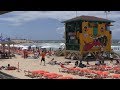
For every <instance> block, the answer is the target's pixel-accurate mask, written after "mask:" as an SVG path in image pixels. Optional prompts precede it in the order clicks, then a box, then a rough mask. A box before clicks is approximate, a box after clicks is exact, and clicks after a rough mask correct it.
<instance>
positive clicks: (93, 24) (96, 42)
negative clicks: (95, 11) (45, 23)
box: [63, 16, 114, 58]
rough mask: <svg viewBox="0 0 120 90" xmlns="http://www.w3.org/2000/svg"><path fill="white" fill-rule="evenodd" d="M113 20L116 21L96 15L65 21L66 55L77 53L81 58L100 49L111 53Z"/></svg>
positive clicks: (69, 56) (68, 56)
mask: <svg viewBox="0 0 120 90" xmlns="http://www.w3.org/2000/svg"><path fill="white" fill-rule="evenodd" d="M111 22H114V21H112V20H108V19H104V18H99V17H94V16H79V17H75V18H72V19H69V20H66V21H64V22H63V23H65V57H66V58H71V56H72V55H75V56H77V57H78V58H79V56H81V57H84V56H85V55H87V54H88V53H91V54H93V55H95V53H96V52H99V51H104V52H106V53H110V52H111V38H112V32H111V31H110V26H112V25H111Z"/></svg>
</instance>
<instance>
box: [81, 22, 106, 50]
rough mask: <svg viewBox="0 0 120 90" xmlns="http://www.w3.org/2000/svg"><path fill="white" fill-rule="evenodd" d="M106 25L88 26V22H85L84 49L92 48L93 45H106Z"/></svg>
mask: <svg viewBox="0 0 120 90" xmlns="http://www.w3.org/2000/svg"><path fill="white" fill-rule="evenodd" d="M104 32H105V25H104V24H102V25H98V27H92V28H89V27H88V23H87V22H83V41H84V48H83V49H84V50H85V51H88V50H91V49H92V48H93V47H105V46H106V45H107V41H108V39H107V36H106V35H105V34H104Z"/></svg>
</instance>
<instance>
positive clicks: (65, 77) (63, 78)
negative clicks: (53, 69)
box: [59, 76, 73, 79]
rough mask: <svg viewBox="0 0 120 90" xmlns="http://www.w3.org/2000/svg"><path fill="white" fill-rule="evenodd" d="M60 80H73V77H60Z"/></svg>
mask: <svg viewBox="0 0 120 90" xmlns="http://www.w3.org/2000/svg"><path fill="white" fill-rule="evenodd" d="M59 79H73V77H71V76H65V77H60V78H59Z"/></svg>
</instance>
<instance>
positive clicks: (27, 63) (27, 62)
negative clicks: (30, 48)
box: [0, 55, 86, 79]
mask: <svg viewBox="0 0 120 90" xmlns="http://www.w3.org/2000/svg"><path fill="white" fill-rule="evenodd" d="M53 57H54V59H55V60H56V61H58V62H64V61H71V62H72V63H71V64H70V65H67V67H73V66H74V62H75V60H73V61H72V60H68V59H64V57H56V56H51V57H46V66H44V65H43V64H42V65H40V58H39V59H24V58H21V56H19V55H17V58H12V59H1V60H0V66H7V65H8V64H10V65H11V66H15V67H18V62H19V67H20V69H21V70H20V72H18V70H1V72H4V73H7V74H9V75H12V76H14V77H18V78H20V79H31V78H30V77H27V76H25V73H24V70H30V71H32V70H45V71H48V72H54V73H58V74H62V75H63V76H71V77H73V78H75V79H82V78H83V79H85V78H86V77H80V76H78V75H72V74H67V73H62V72H59V69H58V68H60V66H59V65H49V64H47V63H48V62H49V61H50V60H51V59H52V58H53Z"/></svg>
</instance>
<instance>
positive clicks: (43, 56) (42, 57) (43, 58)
mask: <svg viewBox="0 0 120 90" xmlns="http://www.w3.org/2000/svg"><path fill="white" fill-rule="evenodd" d="M45 56H46V53H45V52H44V51H42V53H41V63H40V65H41V64H42V61H44V66H45Z"/></svg>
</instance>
